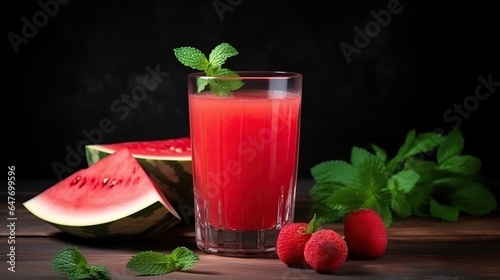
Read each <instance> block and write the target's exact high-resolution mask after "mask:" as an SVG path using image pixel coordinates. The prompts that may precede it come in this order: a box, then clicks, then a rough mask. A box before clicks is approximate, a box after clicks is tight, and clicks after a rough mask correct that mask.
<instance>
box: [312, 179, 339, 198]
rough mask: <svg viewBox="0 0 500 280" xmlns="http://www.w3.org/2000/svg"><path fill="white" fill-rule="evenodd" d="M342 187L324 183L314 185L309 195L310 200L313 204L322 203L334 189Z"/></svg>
mask: <svg viewBox="0 0 500 280" xmlns="http://www.w3.org/2000/svg"><path fill="white" fill-rule="evenodd" d="M340 187H342V185H338V184H336V183H330V182H324V183H315V184H314V185H313V186H312V188H311V190H310V191H309V194H310V195H311V198H312V199H313V201H315V202H319V201H323V200H325V199H326V198H327V197H329V196H330V195H331V194H332V193H333V192H334V191H335V190H336V189H338V188H340Z"/></svg>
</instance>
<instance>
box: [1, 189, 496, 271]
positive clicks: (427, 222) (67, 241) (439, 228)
mask: <svg viewBox="0 0 500 280" xmlns="http://www.w3.org/2000/svg"><path fill="white" fill-rule="evenodd" d="M33 195H34V193H33V192H29V191H27V192H25V193H19V194H18V196H17V204H16V207H17V209H16V216H17V218H18V219H17V221H16V244H15V246H16V248H15V254H16V272H10V271H8V270H7V267H8V264H7V263H6V261H7V260H8V259H7V258H8V256H7V254H8V253H9V246H10V245H9V244H7V240H8V237H9V232H8V231H7V230H5V228H6V227H5V226H3V227H2V230H1V232H0V233H1V234H0V240H1V248H0V250H1V251H0V256H1V258H0V261H1V263H2V269H3V270H4V271H2V272H1V273H0V279H67V277H66V276H64V275H61V274H59V273H58V272H56V271H54V270H52V269H51V267H50V262H51V260H52V257H53V256H54V255H55V254H56V253H57V252H58V250H60V249H62V248H64V247H65V246H77V247H78V248H79V249H80V250H81V252H82V253H83V254H84V255H85V257H86V258H87V260H88V262H89V263H91V264H99V265H105V266H106V267H108V269H109V271H110V274H111V276H112V278H113V279H144V280H145V279H166V278H169V279H290V280H291V279H394V280H403V279H435V280H452V279H500V268H499V266H498V263H499V261H500V211H495V212H493V213H491V214H490V215H487V216H483V217H472V216H462V217H461V218H460V221H459V222H454V223H450V222H443V221H439V220H436V219H424V218H409V219H405V220H401V221H395V222H394V223H393V225H392V226H391V227H390V228H389V243H388V247H387V251H386V253H385V255H384V256H382V257H381V258H379V259H376V260H361V259H353V258H348V259H347V261H346V262H345V263H344V264H343V265H342V267H341V268H340V269H339V270H338V271H337V272H336V273H334V274H333V275H323V274H319V273H316V272H314V271H313V270H311V269H309V268H307V267H304V268H290V267H287V266H285V265H284V264H283V263H281V262H280V261H279V260H278V259H277V258H267V259H264V258H262V259H259V258H233V257H221V256H216V255H210V254H206V253H203V252H200V251H199V250H197V248H196V245H195V242H194V228H193V225H192V224H188V225H179V226H177V227H175V228H174V229H172V230H169V231H168V232H166V233H164V234H162V235H161V236H156V237H154V238H149V239H146V240H134V241H128V242H110V241H94V240H85V239H79V238H75V237H72V236H69V235H67V234H64V233H62V232H60V231H59V230H58V229H56V228H54V227H53V226H51V225H49V224H47V223H45V222H43V221H41V220H39V219H38V218H36V217H35V216H33V215H32V214H31V213H29V212H28V211H27V210H26V209H24V208H23V207H22V205H21V203H20V201H23V200H25V199H27V198H29V197H30V196H33ZM0 197H1V199H2V200H1V203H0V207H1V208H0V214H1V217H2V220H3V221H4V223H5V224H7V222H6V214H7V205H6V199H4V198H5V194H3V195H1V196H0ZM310 206H311V201H310V199H309V197H308V195H307V191H305V190H304V189H300V191H299V192H298V197H297V206H296V219H297V220H304V221H305V220H307V219H309V218H310V213H309V209H310ZM326 227H328V228H332V229H335V230H337V231H338V232H339V233H342V224H340V223H331V224H327V225H326ZM177 246H186V247H188V248H191V249H193V250H195V251H196V253H197V254H198V255H199V256H200V261H199V262H198V263H197V264H196V265H195V266H194V267H193V268H192V269H191V270H189V271H187V272H173V273H171V274H169V275H168V276H156V277H147V276H140V277H139V276H138V275H136V273H134V272H133V271H131V270H128V269H127V268H126V267H125V264H126V262H127V261H128V260H129V259H130V258H131V257H132V256H133V255H134V254H135V253H137V252H139V251H143V250H155V251H161V252H165V253H167V252H169V251H171V250H173V249H174V248H176V247H177Z"/></svg>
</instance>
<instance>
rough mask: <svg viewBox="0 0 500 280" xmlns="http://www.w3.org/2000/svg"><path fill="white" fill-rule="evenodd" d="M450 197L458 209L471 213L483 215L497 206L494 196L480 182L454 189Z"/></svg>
mask: <svg viewBox="0 0 500 280" xmlns="http://www.w3.org/2000/svg"><path fill="white" fill-rule="evenodd" d="M451 198H452V201H453V203H454V204H455V205H457V206H458V207H459V208H460V210H462V211H464V212H466V213H468V214H471V215H485V214H488V213H490V212H491V211H493V210H495V209H496V208H497V201H496V199H495V196H494V195H493V194H492V193H491V192H490V190H488V189H487V188H486V187H485V186H484V185H482V184H480V183H474V184H470V185H467V186H464V187H463V188H460V189H458V190H456V191H455V192H454V193H453V194H452V195H451Z"/></svg>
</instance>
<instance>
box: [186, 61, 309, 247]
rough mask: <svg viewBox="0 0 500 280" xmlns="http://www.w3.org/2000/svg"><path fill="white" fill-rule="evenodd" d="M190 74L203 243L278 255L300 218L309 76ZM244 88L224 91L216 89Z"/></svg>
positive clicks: (198, 222) (199, 243)
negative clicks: (280, 242)
mask: <svg viewBox="0 0 500 280" xmlns="http://www.w3.org/2000/svg"><path fill="white" fill-rule="evenodd" d="M236 73H237V74H238V75H239V76H238V77H234V76H233V77H228V76H224V77H208V76H205V75H204V73H192V74H189V75H188V100H189V123H190V137H191V145H192V155H193V158H192V163H193V184H194V204H195V236H196V244H197V246H198V247H199V248H200V249H201V250H203V251H205V252H207V253H213V254H218V255H226V256H271V255H275V254H276V252H275V245H276V239H277V236H278V234H279V230H280V229H281V228H282V227H283V226H284V225H285V224H287V223H291V222H293V218H294V206H295V190H296V183H297V164H298V148H299V131H300V112H301V96H302V75H301V74H299V73H294V72H276V71H243V72H241V71H240V72H236ZM235 82H236V83H241V85H242V86H241V87H239V88H238V89H236V90H231V91H229V92H226V94H225V95H224V96H220V95H217V94H215V93H214V92H215V90H220V89H221V88H222V89H223V88H232V87H231V86H230V84H232V85H234V83H235Z"/></svg>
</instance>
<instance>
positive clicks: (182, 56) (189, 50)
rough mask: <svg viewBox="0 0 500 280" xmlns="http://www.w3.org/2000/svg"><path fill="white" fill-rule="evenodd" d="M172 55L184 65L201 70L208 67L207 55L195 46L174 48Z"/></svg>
mask: <svg viewBox="0 0 500 280" xmlns="http://www.w3.org/2000/svg"><path fill="white" fill-rule="evenodd" d="M174 55H175V57H177V59H178V60H179V61H180V62H181V63H182V64H183V65H185V66H188V67H191V68H193V69H196V70H201V71H205V70H206V69H208V66H209V63H208V59H207V57H206V56H205V55H204V54H203V53H202V52H201V51H200V50H198V49H197V48H193V47H180V48H175V49H174Z"/></svg>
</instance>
